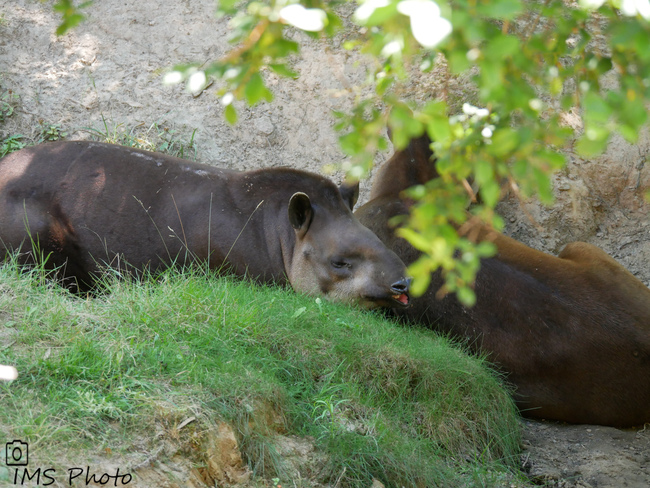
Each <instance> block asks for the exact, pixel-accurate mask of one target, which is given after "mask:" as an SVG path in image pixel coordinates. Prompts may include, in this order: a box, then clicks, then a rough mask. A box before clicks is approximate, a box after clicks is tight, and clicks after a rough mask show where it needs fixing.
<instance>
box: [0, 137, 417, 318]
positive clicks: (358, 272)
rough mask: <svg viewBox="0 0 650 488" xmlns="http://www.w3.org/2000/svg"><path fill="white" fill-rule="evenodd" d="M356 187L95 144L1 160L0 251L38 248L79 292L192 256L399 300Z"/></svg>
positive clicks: (392, 268) (331, 290)
mask: <svg viewBox="0 0 650 488" xmlns="http://www.w3.org/2000/svg"><path fill="white" fill-rule="evenodd" d="M356 194H358V187H355V188H349V187H342V188H341V189H339V188H337V187H336V186H335V185H334V184H333V183H332V182H331V181H329V180H328V179H326V178H323V177H321V176H318V175H316V174H312V173H307V172H304V171H296V170H291V169H263V170H258V171H250V172H236V171H230V170H225V169H218V168H215V167H212V166H206V165H201V164H196V163H192V162H189V161H184V160H182V159H178V158H175V157H171V156H166V155H163V154H158V153H151V152H147V151H142V150H138V149H133V148H128V147H121V146H116V145H111V144H101V143H97V142H56V143H48V144H42V145H39V146H34V147H30V148H27V149H23V150H21V151H18V152H15V153H13V154H10V155H9V156H6V157H5V158H3V159H2V160H0V244H1V246H2V247H0V255H6V253H7V251H15V250H19V251H20V254H19V256H20V259H21V260H22V261H23V262H25V263H28V262H33V260H34V256H33V255H34V253H37V252H38V253H41V254H42V255H43V256H46V257H47V265H48V266H56V267H61V268H60V270H59V274H60V277H61V278H62V279H64V280H67V281H68V283H69V284H70V286H71V287H79V288H80V289H87V288H89V287H91V286H92V285H93V281H94V279H95V278H96V277H97V276H98V275H99V274H100V273H101V272H102V269H103V268H106V267H108V266H110V267H113V268H117V269H119V270H121V271H125V270H128V271H130V272H135V274H138V273H139V272H140V271H142V270H144V269H148V270H150V271H156V270H160V269H161V268H163V267H167V266H169V265H171V264H176V265H184V264H187V263H189V262H193V261H199V262H202V263H207V264H208V265H209V267H210V268H211V269H217V270H222V269H223V270H225V271H228V272H232V273H234V274H236V275H239V276H249V277H252V278H255V279H257V280H258V281H261V282H266V283H269V282H274V283H280V284H284V283H286V282H287V281H288V282H289V283H290V284H291V286H292V287H293V288H294V289H295V290H297V291H301V292H306V293H310V294H319V295H324V296H325V297H328V298H331V299H335V300H340V301H347V302H356V303H359V304H361V305H363V306H367V307H375V306H398V307H399V306H404V305H406V304H407V303H408V295H407V293H408V280H407V279H406V278H405V276H406V274H405V273H406V270H405V267H404V265H403V263H402V262H401V261H400V260H399V258H398V257H397V256H396V255H395V254H394V253H393V252H392V251H389V250H388V249H387V248H386V247H385V246H384V245H383V244H382V243H381V242H380V241H379V239H378V238H377V237H376V236H375V235H374V234H373V233H372V232H370V231H369V230H368V229H366V228H365V227H363V226H362V225H361V224H360V223H359V222H358V220H357V219H356V218H355V217H354V216H353V215H352V212H351V207H352V206H353V205H354V201H356Z"/></svg>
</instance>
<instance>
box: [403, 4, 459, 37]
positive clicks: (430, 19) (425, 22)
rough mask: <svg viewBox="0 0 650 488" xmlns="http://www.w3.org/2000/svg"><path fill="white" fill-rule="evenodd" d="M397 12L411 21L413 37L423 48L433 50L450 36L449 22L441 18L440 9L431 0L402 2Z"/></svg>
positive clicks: (450, 26) (450, 27)
mask: <svg viewBox="0 0 650 488" xmlns="http://www.w3.org/2000/svg"><path fill="white" fill-rule="evenodd" d="M397 11H398V12H399V13H401V14H404V15H406V16H408V17H409V18H410V19H411V31H412V32H413V37H415V40H416V41H418V42H419V43H420V44H421V45H422V46H423V47H427V48H433V47H435V46H437V45H438V44H440V42H441V41H442V40H443V39H444V38H445V37H447V36H448V35H449V34H451V31H452V25H451V22H449V21H448V20H447V19H445V18H444V17H441V15H440V7H438V4H437V3H436V2H434V1H432V0H403V1H401V2H400V3H398V4H397Z"/></svg>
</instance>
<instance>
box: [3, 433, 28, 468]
mask: <svg viewBox="0 0 650 488" xmlns="http://www.w3.org/2000/svg"><path fill="white" fill-rule="evenodd" d="M28 448H29V446H28V445H27V443H26V442H23V441H21V440H18V439H15V440H14V441H13V442H7V446H6V449H5V454H6V461H7V466H27V463H28V462H29V457H28V456H29V449H28Z"/></svg>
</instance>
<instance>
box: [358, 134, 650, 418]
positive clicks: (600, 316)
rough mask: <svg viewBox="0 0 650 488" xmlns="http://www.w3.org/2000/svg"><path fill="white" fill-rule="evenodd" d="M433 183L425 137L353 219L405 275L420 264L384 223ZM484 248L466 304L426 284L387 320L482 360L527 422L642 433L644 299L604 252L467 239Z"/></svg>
mask: <svg viewBox="0 0 650 488" xmlns="http://www.w3.org/2000/svg"><path fill="white" fill-rule="evenodd" d="M436 176H437V172H436V167H435V160H434V155H433V152H432V150H431V141H430V140H429V138H428V137H427V136H426V135H425V136H422V137H420V138H417V139H414V140H412V141H411V142H410V144H409V146H408V147H407V148H405V149H404V150H401V151H396V152H395V154H394V155H393V156H392V158H391V159H390V160H388V161H387V162H386V163H385V164H384V165H383V166H382V167H381V168H380V169H379V171H378V175H377V177H376V179H375V181H374V182H373V185H372V191H371V195H370V200H369V201H368V203H366V204H365V205H364V206H362V207H360V208H359V209H358V210H357V211H356V212H355V214H356V215H357V217H358V218H359V220H360V222H361V223H362V224H364V225H366V226H367V227H369V228H370V229H371V230H373V231H374V232H375V233H376V234H377V235H378V236H379V237H380V238H381V239H382V240H383V242H384V243H385V244H386V245H387V246H388V247H389V248H390V249H392V250H394V251H395V252H396V253H397V255H398V256H399V257H400V258H401V259H402V260H403V261H404V262H405V263H406V264H407V265H409V264H411V263H413V262H414V261H415V260H416V259H417V258H418V257H419V255H420V253H419V251H417V250H416V249H414V248H413V247H412V246H411V245H410V244H409V243H408V242H406V241H405V240H404V239H401V238H399V237H397V236H395V229H394V228H393V226H392V225H391V223H390V222H391V219H392V218H393V217H394V216H397V215H405V214H408V212H409V209H410V207H411V206H412V205H413V203H414V202H412V201H410V200H409V199H408V198H406V197H405V196H404V194H403V193H402V192H403V190H405V189H406V188H408V187H411V186H414V185H418V184H424V183H426V182H427V181H428V180H430V179H432V178H435V177H436ZM471 234H473V235H474V239H475V240H476V241H481V240H490V241H492V242H493V243H494V244H495V245H496V248H497V254H496V255H495V256H494V257H491V258H488V259H483V260H482V262H481V269H480V271H479V272H478V275H477V277H476V281H475V284H474V291H475V293H476V298H477V301H476V304H475V305H474V306H473V307H471V308H469V307H464V306H462V305H461V304H460V303H459V302H458V300H457V299H456V298H455V296H453V295H448V296H445V297H444V298H442V299H440V298H439V297H436V294H437V292H438V290H439V289H440V288H441V286H442V285H443V281H442V278H441V276H440V274H439V273H436V274H434V275H433V277H432V280H431V284H430V286H429V288H428V290H427V291H426V293H425V294H424V295H423V296H420V297H417V298H416V297H413V298H412V299H411V303H412V305H411V307H410V308H408V309H404V310H396V313H397V314H398V315H400V316H401V317H403V318H404V319H405V320H407V321H409V322H411V323H418V324H423V325H425V326H427V327H430V328H432V329H435V330H437V331H440V332H442V333H444V334H448V335H450V336H451V337H453V338H455V339H460V340H462V341H463V342H465V344H467V346H468V347H469V348H470V349H471V350H473V351H474V352H477V353H480V354H486V355H487V356H488V358H489V359H490V360H491V361H493V363H494V364H495V365H496V366H497V367H498V368H500V369H501V370H502V371H503V372H504V373H505V375H506V378H507V380H508V381H509V382H510V383H511V384H512V385H513V386H514V396H515V400H516V403H517V405H518V407H519V408H520V410H521V412H522V413H523V414H524V415H525V416H528V417H534V418H543V419H552V420H559V421H566V422H572V423H589V424H601V425H610V426H618V427H627V426H637V425H642V424H644V423H645V422H650V290H649V289H648V288H647V287H646V286H645V285H644V284H643V283H641V281H639V280H638V279H637V278H635V277H634V276H633V275H632V274H631V273H630V272H628V271H627V270H626V269H625V268H624V267H623V266H621V265H620V264H619V263H617V262H616V261H615V260H614V259H613V258H611V257H610V256H608V255H607V254H606V253H605V252H603V251H602V250H600V249H598V248H597V247H594V246H592V245H590V244H586V243H583V242H573V243H571V244H568V245H567V246H566V247H565V248H564V249H563V251H562V252H561V253H560V254H559V256H557V257H556V256H552V255H549V254H546V253H543V252H540V251H537V250H534V249H531V248H530V247H527V246H525V245H524V244H522V243H520V242H517V241H516V240H514V239H511V238H509V237H507V236H505V235H503V234H501V233H498V232H496V231H495V230H494V229H491V228H489V227H487V226H484V225H478V226H475V227H474V229H473V230H472V231H471V232H469V234H468V235H471Z"/></svg>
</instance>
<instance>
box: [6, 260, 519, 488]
mask: <svg viewBox="0 0 650 488" xmlns="http://www.w3.org/2000/svg"><path fill="white" fill-rule="evenodd" d="M107 287H108V289H107V291H106V292H105V293H102V294H101V295H99V296H96V297H89V298H80V297H73V296H70V295H69V294H68V293H67V292H66V291H64V290H62V289H60V288H58V287H57V286H54V285H51V284H49V283H48V282H47V281H45V280H43V277H42V275H41V274H40V273H38V272H37V271H34V272H32V273H31V274H30V273H23V274H21V273H20V272H19V271H17V269H16V267H15V266H12V265H5V266H4V267H3V268H0V364H13V365H15V366H16V367H17V368H18V370H19V374H20V376H19V378H18V380H16V381H14V382H12V383H4V384H0V405H2V409H1V413H0V432H2V434H3V437H5V438H7V439H9V440H10V439H14V438H15V439H22V440H24V441H26V442H29V443H30V450H31V452H38V456H39V457H38V459H39V460H40V461H41V462H43V463H46V462H47V463H49V464H50V465H54V466H57V465H58V464H57V463H59V464H61V463H64V459H73V458H74V459H75V463H76V464H80V463H81V465H84V463H86V462H87V460H88V459H90V458H96V457H97V456H99V457H101V456H106V455H107V453H113V454H114V453H118V454H119V453H129V452H136V451H147V452H149V451H153V450H155V447H156V443H160V442H163V441H165V442H173V443H175V444H176V446H177V447H178V449H179V450H180V452H181V453H182V454H183V455H184V456H186V457H188V458H189V459H191V460H192V461H193V462H194V466H195V467H196V468H198V469H200V468H201V467H202V466H203V464H205V462H206V460H205V437H206V436H205V432H206V431H207V430H208V428H209V426H210V425H214V424H215V423H216V422H224V423H227V424H228V425H230V426H232V428H233V429H234V432H235V433H236V437H237V441H238V446H239V449H240V450H241V453H242V456H243V458H244V460H245V462H247V463H248V466H249V467H250V469H251V470H252V472H253V474H254V475H256V476H262V477H264V478H266V479H267V480H269V479H271V478H278V479H280V480H284V481H285V486H290V485H288V484H287V483H288V482H290V481H291V480H294V482H295V479H296V476H301V477H310V478H312V479H313V480H315V481H317V482H318V483H325V484H330V485H334V484H337V486H366V487H367V486H370V484H371V483H372V479H373V478H375V479H377V480H380V481H381V482H382V483H384V484H385V485H386V486H409V487H410V486H413V487H416V486H427V487H430V486H445V487H449V486H473V485H477V486H485V485H490V484H491V483H493V482H494V480H495V479H499V478H500V477H501V476H509V474H508V473H509V472H510V470H512V469H513V468H514V466H515V465H516V463H517V454H518V449H519V447H518V441H519V425H518V416H517V412H516V409H515V407H514V406H513V403H512V401H511V400H510V398H509V396H508V394H507V392H506V391H505V390H504V389H503V387H502V385H501V382H500V380H499V379H498V378H497V376H496V375H495V374H494V373H493V372H492V371H490V370H489V369H488V367H487V366H486V364H485V363H484V362H483V361H481V360H480V359H476V358H473V357H470V356H468V355H466V354H465V353H463V352H462V351H461V350H460V349H459V348H455V347H452V346H451V345H450V343H449V342H448V341H447V340H445V339H443V338H440V337H438V336H436V335H434V334H433V333H431V332H429V331H423V330H414V329H409V328H403V327H401V326H399V325H396V324H394V323H392V322H390V321H387V320H385V319H383V318H382V317H381V316H380V315H379V314H376V313H369V312H364V311H360V310H356V309H351V308H349V307H345V306H337V305H334V304H331V303H326V302H321V301H320V300H319V299H316V300H315V299H314V298H312V297H305V296H298V295H296V294H294V293H293V292H291V291H287V290H282V289H274V288H266V287H258V286H254V285H251V284H250V283H244V282H241V281H236V280H233V279H228V278H221V279H217V278H214V277H210V276H204V275H203V274H201V273H198V272H194V273H189V272H186V273H179V272H175V271H170V272H168V273H166V274H164V275H163V276H161V277H159V278H158V279H157V280H150V281H146V282H144V283H132V282H126V281H115V282H112V283H109V284H108V285H107ZM184 420H185V422H184ZM187 420H189V421H190V422H187ZM179 424H182V428H179V427H178V426H179ZM170 426H171V427H170ZM172 427H173V428H172ZM293 437H295V438H300V439H308V440H309V442H310V443H311V444H312V445H313V446H314V450H315V452H317V453H318V456H316V457H317V459H318V461H317V462H316V463H315V466H314V465H313V466H312V468H311V472H309V473H305V472H302V473H300V472H296V471H295V469H292V468H290V467H289V466H288V464H287V462H286V459H285V457H286V456H284V455H283V450H282V447H281V446H280V445H279V442H280V440H281V439H286V438H293ZM62 453H65V455H63V454H62ZM122 471H123V470H122ZM132 474H133V475H134V478H137V476H138V471H137V469H135V468H134V470H133V473H132ZM1 475H2V473H0V477H1ZM4 476H5V477H6V476H7V473H6V472H5V474H4ZM491 480H492V481H491ZM276 484H277V482H276Z"/></svg>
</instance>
